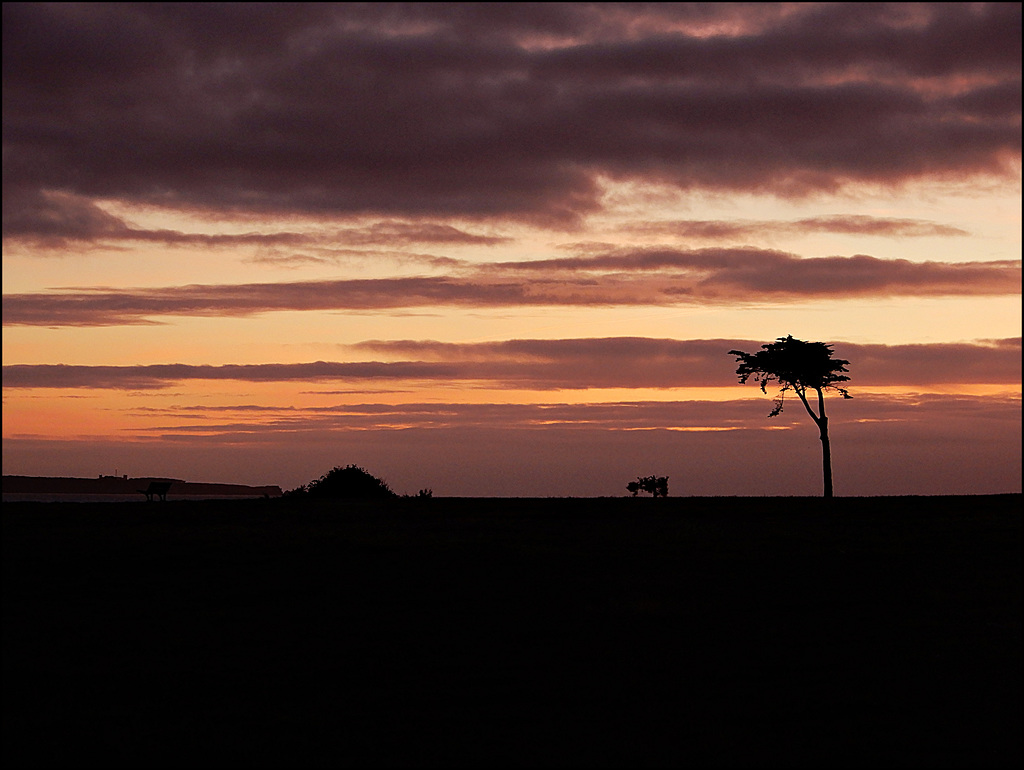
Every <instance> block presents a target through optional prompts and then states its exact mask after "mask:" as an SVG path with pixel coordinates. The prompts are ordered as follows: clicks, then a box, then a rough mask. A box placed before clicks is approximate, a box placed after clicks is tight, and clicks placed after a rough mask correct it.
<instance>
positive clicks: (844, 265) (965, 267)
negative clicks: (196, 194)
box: [3, 248, 1021, 326]
mask: <svg viewBox="0 0 1024 770" xmlns="http://www.w3.org/2000/svg"><path fill="white" fill-rule="evenodd" d="M434 264H435V265H436V266H438V267H441V266H445V262H444V261H443V260H441V261H435V262H434ZM457 264H462V263H457ZM463 270H465V268H463ZM1020 291H1021V263H1020V261H1019V260H994V261H989V262H911V261H909V260H903V259H879V258H877V257H872V256H868V255H863V254H859V255H854V256H852V257H839V256H835V257H812V258H800V257H798V256H796V255H794V254H788V253H786V252H781V251H773V250H767V249H756V248H708V249H695V250H677V249H646V250H632V249H631V250H620V251H613V252H610V253H605V254H599V255H596V256H577V257H566V258H557V259H543V260H535V261H520V262H500V263H491V264H483V265H476V266H474V267H473V268H470V269H469V271H468V273H465V272H464V273H463V274H462V275H451V276H427V277H422V276H421V277H405V278H380V279H359V280H322V281H299V282H289V283H249V284H236V285H223V284H218V285H189V286H170V287H164V288H149V289H147V288H139V289H104V288H102V287H97V288H88V289H78V290H73V289H68V290H64V291H57V292H39V293H24V294H5V295H4V296H3V307H4V313H3V323H4V325H5V326H8V325H9V326H118V325H131V324H145V323H155V322H158V321H157V320H156V319H159V318H163V317H167V316H175V315H193V316H213V317H216V316H246V315H253V314H257V313H266V312H273V311H282V310H289V311H331V310H336V311H344V310H383V309H388V310H398V309H402V308H416V307H430V306H461V307H531V306H559V305H561V306H639V305H676V304H711V305H720V304H730V303H731V304H740V305H742V304H745V303H750V302H764V301H769V302H783V303H792V302H799V301H803V300H816V299H833V300H839V299H848V298H860V297H890V296H928V297H934V296H1000V295H1003V296H1006V295H1013V294H1019V293H1020Z"/></svg>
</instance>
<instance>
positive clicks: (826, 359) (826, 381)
mask: <svg viewBox="0 0 1024 770" xmlns="http://www.w3.org/2000/svg"><path fill="white" fill-rule="evenodd" d="M729 355H734V356H736V361H737V363H739V366H738V367H737V369H736V374H737V375H738V376H739V378H740V384H746V382H747V380H749V379H750V378H751V377H753V378H754V382H757V383H759V384H760V385H761V392H762V393H767V392H768V386H769V385H770V384H771V383H773V382H776V383H778V385H779V388H780V389H779V395H778V396H777V397H776V399H775V408H774V409H773V410H772V411H771V414H769V415H768V416H769V417H775V416H776V415H778V414H780V413H781V412H782V407H783V401H784V398H785V394H786V392H787V391H789V390H793V391H795V392H796V394H797V395H798V396H799V397H800V400H801V401H803V403H804V406H805V407H807V410H808V411H809V412H811V409H810V406H809V405H808V403H807V398H806V395H805V394H806V392H807V389H808V388H810V389H811V390H814V391H817V392H818V393H819V395H820V394H821V392H823V391H826V390H835V391H837V392H838V393H840V394H842V396H843V398H853V396H851V395H850V394H849V393H848V392H847V390H846V388H843V387H840V386H839V385H837V384H836V383H840V382H848V381H849V379H850V378H849V377H847V376H846V375H845V374H842V372H846V371H849V370H848V369H847V368H846V366H847V365H848V364H849V363H850V362H849V361H846V360H844V359H842V358H832V355H833V351H832V346H831V345H829V344H826V343H824V342H804V341H803V340H798V339H795V338H794V337H793V336H792V335H789V336H786V337H779V338H778V339H777V340H776V341H775V342H772V343H769V344H767V345H762V346H761V350H759V351H758V352H757V353H744V352H743V351H742V350H730V351H729ZM811 416H812V417H814V418H815V421H816V422H817V420H818V415H815V414H814V413H813V412H811Z"/></svg>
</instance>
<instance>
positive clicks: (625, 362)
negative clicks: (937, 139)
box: [3, 337, 1021, 390]
mask: <svg viewBox="0 0 1024 770" xmlns="http://www.w3.org/2000/svg"><path fill="white" fill-rule="evenodd" d="M759 344H761V343H759V342H755V341H752V340H724V339H723V340H717V339H716V340H672V339H652V338H643V337H613V338H596V339H563V340H506V341H502V342H493V343H475V344H453V343H441V342H436V341H412V340H404V341H403V340H395V341H381V340H378V341H366V342H363V343H360V344H358V345H354V346H351V347H352V348H353V349H355V350H357V351H366V352H368V353H371V354H377V355H378V356H380V357H390V358H396V357H405V359H406V360H397V361H379V360H373V361H360V362H332V361H315V362H310V363H296V364H271V363H268V364H245V365H241V364H222V365H189V364H150V365H144V366H82V365H66V364H12V365H9V366H4V367H3V382H4V388H5V389H21V388H61V389H75V388H104V389H117V390H153V389H161V388H167V387H170V386H171V385H173V384H175V383H180V382H186V381H204V380H205V381H209V380H237V381H244V382H295V381H301V382H310V383H312V382H325V383H326V382H369V381H379V382H392V381H396V380H398V381H416V382H418V383H421V384H431V383H433V384H441V385H453V384H460V383H461V384H463V385H465V384H473V383H475V384H486V385H487V386H488V387H491V388H494V389H508V388H513V389H535V390H555V389H587V388H681V387H727V386H730V385H734V384H735V383H736V377H735V362H734V361H733V360H732V358H731V357H730V356H729V355H728V354H727V351H729V350H733V349H748V350H749V349H756V348H757V346H758V345H759ZM833 344H834V346H835V348H834V349H835V350H836V353H837V355H839V356H841V357H843V358H846V359H848V360H850V361H851V362H852V363H851V369H850V372H851V377H853V386H852V387H855V386H858V385H859V386H861V387H870V386H871V385H875V386H881V385H906V386H925V385H942V384H956V383H971V384H979V383H988V384H1007V385H1012V384H1019V383H1020V381H1021V340H1020V338H1019V337H1018V338H1012V339H1004V340H992V341H982V342H973V343H931V344H921V345H865V344H855V343H845V342H835V343H833Z"/></svg>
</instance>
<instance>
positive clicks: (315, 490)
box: [285, 465, 397, 499]
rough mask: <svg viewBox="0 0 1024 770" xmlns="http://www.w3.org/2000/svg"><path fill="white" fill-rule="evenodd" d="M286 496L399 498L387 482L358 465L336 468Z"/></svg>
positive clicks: (287, 493)
mask: <svg viewBox="0 0 1024 770" xmlns="http://www.w3.org/2000/svg"><path fill="white" fill-rule="evenodd" d="M285 496H286V497H295V496H304V497H305V496H308V497H314V498H324V499H341V498H366V497H397V495H396V494H395V493H394V492H393V491H392V490H391V487H389V486H388V485H387V483H386V482H384V481H383V480H381V479H378V478H377V477H376V476H374V475H372V474H371V473H369V472H368V471H367V470H366V469H364V468H360V467H359V466H358V465H346V466H345V467H344V468H341V467H337V466H335V467H334V468H332V469H331V470H329V471H328V472H327V473H325V474H324V475H323V476H321V477H320V478H318V479H316V480H315V481H311V482H309V483H308V484H304V485H302V486H301V487H298V488H297V489H293V490H290V491H288V492H286V493H285Z"/></svg>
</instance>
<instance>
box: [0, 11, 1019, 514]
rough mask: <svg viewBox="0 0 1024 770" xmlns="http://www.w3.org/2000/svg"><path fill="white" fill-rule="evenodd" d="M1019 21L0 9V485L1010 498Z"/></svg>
mask: <svg viewBox="0 0 1024 770" xmlns="http://www.w3.org/2000/svg"><path fill="white" fill-rule="evenodd" d="M1020 117H1021V5H1020V4H1019V3H995V4H984V3H982V4H964V5H961V4H956V3H936V4H917V3H907V4H902V3H896V4H887V5H876V4H870V3H864V4H855V3H839V4H815V3H810V4H789V3H781V4H772V3H751V4H746V3H713V4H687V3H682V4H673V3H664V4H662V3H655V4H645V3H628V4H615V3H607V4H605V3H602V4H586V3H565V4H563V3H539V4H531V3H513V4H503V3H483V4H474V3H468V4H444V3H425V4H416V3H413V4H388V3H369V4H352V5H346V4H340V5H335V4H309V5H305V4H301V3H288V4H280V5H276V4H269V5H262V4H261V5H248V4H233V3H229V4H195V5H191V4H157V3H152V4H150V3H146V4H139V5H132V4H100V5H92V4H55V5H49V4H21V3H5V4H4V5H3V126H4V128H3V147H4V151H3V473H4V474H24V475H60V476H82V477H90V476H93V477H95V476H97V475H99V474H101V473H102V474H113V473H114V472H115V471H116V472H117V473H120V474H128V475H131V476H145V475H161V476H170V477H175V478H182V479H186V480H189V481H211V482H229V483H243V484H278V485H280V486H281V487H282V488H285V489H288V488H292V487H295V486H298V485H299V484H301V483H304V482H308V481H310V480H311V479H313V478H316V477H317V476H319V475H320V474H322V473H324V472H325V471H327V470H329V469H330V468H331V467H333V466H336V465H347V464H350V463H354V464H357V465H360V466H362V467H365V468H366V469H367V470H369V471H370V472H371V473H373V474H374V475H377V476H380V477H382V478H384V479H386V480H387V482H388V483H389V484H390V485H391V487H392V488H393V489H395V491H397V492H399V493H404V494H415V493H416V492H417V490H419V489H421V488H427V487H429V488H431V489H432V490H433V492H434V494H435V495H466V496H514V495H515V496H518V495H522V496H563V495H565V496H570V495H571V496H598V495H624V494H627V492H626V483H627V482H629V481H631V480H633V479H635V478H636V477H637V476H646V475H659V476H668V477H669V493H670V495H671V496H681V495H814V494H820V492H821V483H822V482H821V472H820V463H821V453H820V444H819V441H818V435H817V430H816V428H815V427H814V425H813V423H812V422H811V420H810V419H809V417H808V416H807V414H806V413H805V412H804V411H803V409H802V408H800V405H799V402H796V401H794V402H793V403H791V404H788V405H787V407H786V409H785V411H784V412H783V413H782V414H781V415H780V416H778V417H774V418H771V419H769V418H768V413H769V411H770V410H771V407H772V399H771V396H772V395H774V394H773V392H772V391H769V394H768V395H765V394H762V393H761V391H760V390H759V389H758V387H757V386H756V385H754V384H753V383H748V384H747V385H740V384H739V383H738V382H737V378H736V374H735V371H736V361H735V359H734V357H732V356H730V355H728V351H729V350H732V349H740V350H747V351H756V350H757V349H758V348H759V346H760V345H762V344H766V343H769V342H771V341H773V340H774V339H775V338H777V337H783V336H786V335H789V334H791V335H793V336H794V337H797V338H799V339H803V340H811V341H822V342H827V343H829V344H832V345H833V346H834V350H835V354H836V356H837V357H839V358H843V359H847V360H849V361H850V366H849V376H850V378H851V380H850V382H849V383H848V386H849V390H850V394H851V395H852V396H853V399H852V400H849V401H844V400H842V399H840V398H836V397H833V398H831V400H829V401H828V402H827V407H828V409H829V416H830V419H831V437H832V460H833V470H834V477H835V490H836V494H837V495H840V496H845V495H876V494H886V495H888V494H895V495H900V494H977V493H995V492H1020V491H1021V122H1020Z"/></svg>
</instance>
